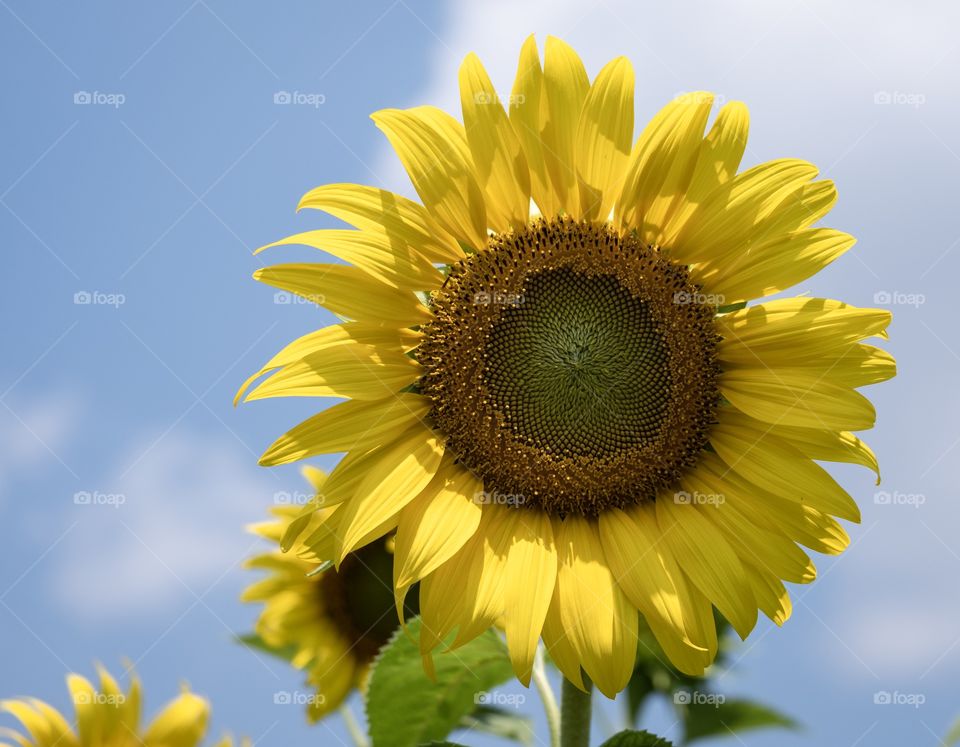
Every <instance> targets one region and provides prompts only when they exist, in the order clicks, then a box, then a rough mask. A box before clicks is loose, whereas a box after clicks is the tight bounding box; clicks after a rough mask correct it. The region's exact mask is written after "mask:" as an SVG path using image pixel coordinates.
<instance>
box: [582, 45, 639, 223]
mask: <svg viewBox="0 0 960 747" xmlns="http://www.w3.org/2000/svg"><path fill="white" fill-rule="evenodd" d="M633 84H634V76H633V66H632V65H631V64H630V61H629V60H628V59H627V58H626V57H617V58H616V59H614V60H611V61H610V62H609V63H607V65H606V66H604V68H603V69H602V70H601V71H600V72H599V73H598V74H597V78H596V80H594V82H593V85H592V86H591V87H590V90H589V92H588V93H587V97H586V100H585V101H584V103H583V111H582V112H581V114H580V123H579V126H578V128H577V140H576V156H575V158H576V160H575V163H576V167H577V184H578V187H579V191H580V192H579V193H580V217H582V218H583V219H584V220H588V221H597V220H601V221H606V220H607V217H608V216H609V215H610V211H611V210H612V209H613V203H614V201H615V200H616V198H617V195H618V194H619V193H620V185H621V184H622V183H623V172H624V169H625V168H626V164H627V156H628V155H629V154H630V141H631V140H632V139H633Z"/></svg>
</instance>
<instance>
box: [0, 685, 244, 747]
mask: <svg viewBox="0 0 960 747" xmlns="http://www.w3.org/2000/svg"><path fill="white" fill-rule="evenodd" d="M97 671H98V673H99V676H100V687H99V689H98V688H97V687H95V686H94V685H93V684H92V683H91V682H90V681H89V680H87V679H86V678H84V677H82V676H80V675H79V674H69V675H67V688H68V689H69V690H70V697H71V700H72V701H73V705H74V710H75V716H74V718H73V719H71V720H70V721H68V720H67V718H65V717H64V716H63V715H61V714H60V713H59V712H58V711H57V710H56V709H55V708H53V707H52V706H50V705H48V704H47V703H45V702H43V701H42V700H38V699H36V698H19V699H16V700H4V701H0V710H4V711H7V712H8V713H10V714H12V715H13V716H15V717H16V718H17V719H19V720H20V722H21V723H22V724H23V727H24V729H25V730H26V733H25V734H17V733H16V732H8V733H3V732H2V731H0V739H2V738H3V737H5V736H9V737H10V738H11V739H13V740H14V741H15V742H16V743H17V744H19V745H21V747H55V746H57V747H80V745H83V747H197V746H198V745H199V744H200V743H201V742H202V741H203V738H204V736H205V735H206V731H207V722H208V721H209V719H210V704H209V703H208V702H207V701H206V700H205V699H204V698H201V697H199V696H198V695H194V694H193V693H191V692H190V691H189V690H188V689H186V688H184V690H183V692H182V693H180V695H178V696H177V697H176V698H174V699H173V700H171V701H170V702H169V703H168V704H167V705H166V706H164V708H163V710H161V711H160V713H159V714H157V716H156V717H155V718H154V719H153V721H151V722H150V723H149V724H148V725H147V726H146V727H142V726H141V725H140V706H141V691H140V680H139V679H138V678H137V677H136V675H131V676H130V685H129V687H128V688H127V690H126V692H124V691H123V690H122V689H121V687H120V685H119V684H118V683H117V681H116V680H115V679H114V678H113V677H112V676H111V675H110V673H109V672H107V670H106V669H104V668H103V667H97ZM128 673H129V670H128ZM71 721H73V722H74V723H75V725H76V726H75V727H74V726H71ZM0 744H3V743H2V742H0ZM232 744H233V740H232V739H231V738H230V737H223V738H222V739H221V740H220V741H219V742H217V743H216V747H231V745H232ZM241 744H242V745H249V742H248V741H247V740H243V741H242V742H241Z"/></svg>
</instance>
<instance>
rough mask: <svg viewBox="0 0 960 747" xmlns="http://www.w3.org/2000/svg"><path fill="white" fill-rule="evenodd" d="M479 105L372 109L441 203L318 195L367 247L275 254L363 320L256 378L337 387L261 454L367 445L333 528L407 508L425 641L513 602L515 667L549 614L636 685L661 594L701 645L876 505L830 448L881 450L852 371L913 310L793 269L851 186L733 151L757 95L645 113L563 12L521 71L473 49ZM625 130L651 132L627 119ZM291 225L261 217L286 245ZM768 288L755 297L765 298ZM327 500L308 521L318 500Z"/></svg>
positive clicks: (404, 561) (354, 450)
mask: <svg viewBox="0 0 960 747" xmlns="http://www.w3.org/2000/svg"><path fill="white" fill-rule="evenodd" d="M459 78H460V94H461V102H462V111H463V124H461V123H460V122H458V121H457V120H456V119H454V118H453V117H451V116H450V115H448V114H446V113H444V112H442V111H440V110H438V109H436V108H433V107H428V106H421V107H416V108H413V109H407V110H397V109H388V110H384V111H380V112H377V113H376V114H374V115H373V117H372V118H373V120H374V122H375V123H376V125H377V127H379V128H380V129H381V130H382V131H383V132H384V134H385V135H386V137H387V138H388V140H389V141H390V143H391V145H392V146H393V148H394V149H395V151H396V152H397V154H398V156H399V158H400V160H401V161H402V163H403V165H404V167H405V168H406V171H407V173H408V175H409V177H410V179H411V181H412V183H413V186H414V188H415V189H416V191H417V194H418V195H419V197H420V199H421V203H422V204H418V203H416V202H413V201H411V200H408V199H405V198H404V197H401V196H398V195H395V194H392V193H390V192H387V191H384V190H381V189H377V188H374V187H367V186H359V185H353V184H333V185H327V186H321V187H318V188H316V189H314V190H312V191H310V192H309V193H307V194H306V195H305V196H304V197H303V199H302V201H301V203H300V207H301V208H305V207H306V208H316V209H319V210H322V211H325V212H326V213H329V214H330V215H332V216H335V217H336V218H339V219H342V220H343V221H345V222H347V223H348V224H350V225H352V226H353V227H354V229H356V230H353V229H322V230H312V231H308V232H306V233H300V234H297V235H295V236H291V237H289V238H286V239H283V240H281V241H278V242H276V243H275V244H270V245H269V246H275V245H279V244H303V245H308V246H312V247H315V248H317V249H321V250H323V251H325V252H327V253H329V254H331V255H333V256H334V257H337V258H339V259H340V260H343V261H344V262H345V263H346V264H340V263H318V264H310V263H303V264H284V265H278V266H274V267H268V268H265V269H262V270H259V271H258V272H257V273H256V274H255V277H256V278H257V279H259V280H261V281H263V282H265V283H267V284H269V285H272V286H275V287H278V288H282V289H284V290H287V291H291V292H293V293H298V294H301V295H303V296H305V297H307V298H310V299H312V300H314V301H315V302H317V303H319V304H321V305H322V306H324V307H326V308H327V309H328V310H330V311H332V312H333V313H335V314H337V315H338V316H340V317H341V319H343V322H342V323H340V324H334V325H332V326H328V327H325V328H322V329H319V330H318V331H315V332H312V333H311V334H308V335H306V336H305V337H302V338H300V339H298V340H296V341H295V342H293V343H291V344H290V345H288V346H287V347H286V348H284V349H283V350H282V351H281V352H280V353H278V354H277V355H276V356H275V357H274V358H273V359H272V360H270V361H269V362H268V363H267V364H266V366H264V368H263V369H261V370H260V371H259V372H258V373H257V374H256V375H255V376H254V377H252V378H251V379H250V380H248V382H247V383H246V384H245V385H244V386H243V387H242V388H241V391H240V393H239V394H238V397H241V396H243V395H244V393H246V392H247V390H248V389H249V388H250V387H251V386H252V385H253V383H254V379H256V378H257V377H258V376H260V375H262V374H266V373H269V374H270V375H269V376H268V377H266V378H265V379H264V380H263V381H261V382H259V385H258V386H256V387H255V388H253V389H252V390H250V391H249V393H248V394H247V397H246V398H247V399H248V400H256V399H263V398H267V397H278V396H294V397H341V398H345V400H346V401H344V402H341V403H338V404H335V405H334V406H332V407H329V408H327V409H325V410H322V411H321V412H319V413H318V414H316V415H314V416H313V417H311V418H309V419H308V420H306V421H305V422H303V423H301V424H300V425H298V426H296V427H294V428H293V429H292V430H290V431H289V432H288V433H286V434H285V435H284V436H282V437H281V438H280V439H279V440H277V441H276V442H275V443H274V444H273V445H272V446H271V447H270V448H269V449H268V450H267V452H266V453H265V454H264V456H263V457H262V460H261V463H262V464H265V465H276V464H283V463H287V462H291V461H294V460H297V459H302V458H304V457H311V456H314V455H317V454H322V453H340V452H343V453H345V456H344V458H343V459H342V461H341V462H340V463H339V465H338V466H337V468H336V469H335V470H334V471H333V472H332V473H331V475H330V478H329V480H328V481H327V484H326V486H325V488H324V493H325V505H326V506H327V510H328V511H329V512H330V513H329V514H328V515H327V516H326V518H325V521H324V526H325V530H324V532H323V533H322V536H320V535H316V533H314V535H315V536H311V537H308V538H307V539H306V542H307V543H308V544H311V545H313V546H314V549H315V550H316V553H317V554H318V556H319V557H321V558H325V559H331V560H333V561H334V562H340V561H341V560H343V558H345V557H347V556H348V555H349V554H350V553H351V552H355V551H356V550H357V549H358V548H360V547H363V546H364V545H365V544H367V543H369V542H372V541H374V540H375V539H377V538H380V537H382V536H383V535H384V534H385V533H387V532H390V531H393V530H394V529H395V530H396V552H395V556H394V587H395V591H396V600H397V604H398V605H400V604H401V602H402V600H403V599H404V598H405V595H406V593H407V591H408V590H409V589H410V588H411V586H412V585H413V584H414V583H417V582H419V583H420V584H421V586H420V592H419V596H420V608H421V610H422V620H423V626H422V630H423V632H422V636H421V648H422V651H423V652H424V654H429V653H430V652H431V651H433V650H434V649H435V648H436V647H437V646H438V645H439V644H440V643H441V642H443V641H446V642H450V645H453V646H458V645H461V644H463V643H464V642H466V641H469V640H470V639H471V638H473V637H475V636H476V635H477V634H479V633H480V632H481V631H483V630H485V629H486V628H488V627H489V626H490V625H491V624H495V623H500V624H502V626H503V628H504V631H505V635H506V639H507V643H508V646H509V650H510V656H511V659H512V662H513V665H514V668H515V671H516V673H517V675H518V677H519V678H520V680H521V681H522V682H524V683H527V682H528V681H529V678H530V674H531V663H532V661H533V656H534V650H535V647H536V645H537V642H538V640H539V639H540V638H542V639H543V641H544V642H545V644H546V645H547V647H548V649H549V651H550V653H551V655H552V657H553V659H554V661H555V662H556V663H557V665H558V666H559V668H560V669H561V670H562V672H563V673H564V675H565V676H566V678H567V679H568V680H570V681H571V682H572V683H574V684H575V685H577V686H580V687H583V686H584V679H583V678H582V671H585V672H586V674H587V675H588V676H589V678H590V679H591V680H592V681H593V682H595V683H596V684H597V686H598V687H599V689H600V690H601V691H602V692H604V693H605V694H606V695H608V696H610V697H613V696H614V695H615V694H616V693H617V692H618V691H619V690H621V689H622V688H623V687H624V686H625V685H626V683H627V681H628V679H629V677H630V672H631V670H632V666H633V662H634V657H635V652H636V646H637V641H638V626H639V624H640V620H641V616H642V619H643V621H644V622H645V624H646V625H648V626H649V628H650V629H651V630H652V632H653V633H654V635H655V636H656V638H657V640H658V641H659V643H660V644H661V645H662V647H663V649H664V651H665V652H666V654H667V656H668V657H669V659H670V660H671V661H672V663H673V664H674V665H675V666H676V667H677V668H678V669H679V670H681V671H683V672H685V673H688V674H694V675H699V674H702V673H703V671H704V669H705V667H707V666H709V665H710V663H711V662H712V661H713V659H714V656H715V655H716V651H717V638H716V629H715V626H714V618H713V610H712V608H714V607H715V608H716V609H717V610H718V611H719V612H720V613H721V614H722V615H723V617H725V618H726V619H727V620H729V622H730V623H731V624H732V626H733V628H734V629H735V630H736V631H737V633H738V634H739V635H740V636H741V637H746V636H747V635H748V634H749V633H750V631H751V629H752V628H753V627H754V626H755V624H756V621H757V613H758V610H760V611H762V612H763V613H764V614H765V615H766V616H768V617H769V618H770V619H771V620H773V621H774V622H775V623H777V624H782V623H783V622H784V621H785V620H786V619H787V618H788V617H789V615H790V611H791V605H790V599H789V597H788V594H787V591H786V589H785V587H784V583H783V582H784V581H787V582H791V583H808V582H810V581H812V580H813V578H814V575H815V569H814V566H813V564H812V563H811V561H810V559H809V558H808V556H807V554H806V553H805V552H804V550H802V549H801V548H800V547H799V545H803V546H805V547H807V548H810V549H812V550H816V551H817V552H821V553H826V554H838V553H840V552H842V551H843V550H844V548H845V547H846V546H847V544H848V542H849V538H848V536H847V534H846V532H845V531H844V529H843V527H842V526H841V525H840V523H838V521H837V519H838V518H839V519H844V520H847V521H853V522H856V521H858V520H859V518H860V512H859V510H858V507H857V504H856V503H855V501H854V500H853V499H852V498H851V496H850V495H849V494H848V493H847V492H845V490H844V489H843V488H842V487H841V486H840V485H839V484H838V483H837V482H836V481H834V479H833V478H832V477H831V476H830V475H829V474H828V472H827V471H826V470H825V469H824V468H823V467H822V466H820V465H819V464H818V463H817V462H819V461H823V460H826V461H834V462H848V463H855V464H859V465H863V466H865V467H868V468H869V469H871V470H873V471H875V472H876V473H877V478H878V480H879V470H878V466H877V460H876V458H875V456H874V454H873V452H872V451H871V450H870V449H869V447H868V446H867V445H866V444H864V443H863V441H861V440H860V438H858V437H857V436H856V435H854V433H855V432H856V431H860V430H863V429H866V428H870V427H872V426H873V424H874V420H875V412H874V408H873V407H872V405H871V403H870V402H869V401H868V400H867V399H866V398H865V397H864V396H863V395H862V394H860V393H859V392H858V391H857V389H858V388H859V387H861V386H864V385H866V384H873V383H876V382H880V381H883V380H885V379H888V378H890V377H892V376H893V375H894V373H895V363H894V360H893V358H892V357H891V356H890V355H889V354H888V353H886V352H884V351H883V350H881V349H878V348H877V347H875V346H873V345H871V344H867V343H865V342H864V340H867V339H869V338H871V337H881V338H885V337H886V333H885V329H886V327H887V325H888V324H889V322H890V318H891V315H890V313H889V312H888V311H885V310H877V309H867V308H857V307H854V306H850V305H847V304H845V303H842V302H840V301H834V300H829V299H821V298H810V297H796V298H778V299H776V300H761V299H764V297H766V296H770V295H772V294H775V293H778V292H780V291H782V290H784V289H786V288H788V287H790V286H792V285H795V284H796V283H798V282H800V281H802V280H805V279H806V278H808V277H810V276H811V275H813V274H815V273H816V272H818V271H819V270H820V269H821V268H823V267H825V266H826V265H827V264H829V263H830V262H832V261H833V260H835V259H836V258H837V257H839V256H841V255H842V254H844V252H846V251H847V250H848V249H850V247H851V246H853V244H854V239H853V238H852V237H851V236H849V235H848V234H846V233H842V232H840V231H835V230H833V229H830V228H823V227H813V224H815V223H817V222H818V221H819V220H820V219H821V218H822V217H823V216H824V215H825V214H826V213H827V212H828V211H829V209H830V208H831V207H832V205H833V204H834V202H835V200H836V189H835V187H834V184H833V182H831V181H829V180H817V179H816V176H817V173H818V172H817V169H816V167H814V166H813V165H811V164H810V163H807V162H806V161H802V160H796V159H780V160H775V161H770V162H766V163H762V164H760V165H758V166H754V167H752V168H749V169H746V170H743V171H740V170H739V166H740V162H741V158H742V156H743V153H744V149H745V146H746V139H747V129H748V115H747V110H746V107H745V106H744V105H743V104H742V103H740V102H730V103H727V104H726V105H724V106H722V107H721V108H720V109H719V111H718V113H717V114H716V117H715V119H714V120H713V122H712V124H711V125H710V127H709V129H707V125H708V120H709V118H710V115H711V110H712V107H713V103H714V97H713V96H712V95H711V94H709V93H705V92H696V93H688V94H683V95H681V96H678V97H677V98H675V99H674V100H673V101H672V102H671V103H669V104H668V105H667V106H666V107H665V108H663V109H662V110H661V111H660V112H659V113H658V114H657V115H656V116H655V117H654V118H653V119H652V121H651V122H650V123H649V124H648V125H647V126H646V127H645V128H644V129H643V131H642V132H641V133H640V135H639V137H638V138H637V140H636V141H635V142H634V141H633V129H634V122H633V111H634V101H633V85H634V75H633V70H632V67H631V65H630V63H629V62H628V61H627V60H626V59H625V58H623V57H620V58H617V59H615V60H613V61H612V62H610V63H609V64H607V65H606V66H605V67H604V68H603V69H602V70H601V71H600V72H599V73H598V74H597V76H596V78H595V79H594V80H593V81H592V82H591V81H590V80H589V78H588V76H587V73H586V71H585V70H584V66H583V63H582V62H581V61H580V59H579V58H578V56H577V55H576V53H575V52H574V51H573V50H572V49H571V48H570V47H569V46H568V45H566V44H565V43H564V42H562V41H559V40H557V39H553V38H549V39H548V40H547V42H546V49H545V54H544V58H543V61H542V64H541V60H540V56H539V53H538V50H537V47H536V43H535V42H534V40H533V38H532V37H531V38H530V39H528V40H527V41H526V43H525V44H524V46H523V48H522V51H521V54H520V62H519V66H518V70H517V76H516V82H515V83H514V86H513V89H512V92H511V94H510V97H509V101H507V102H505V103H506V106H505V105H504V102H502V101H501V100H500V98H499V97H498V96H497V94H496V92H495V91H494V88H493V86H492V84H491V82H490V79H489V77H488V76H487V73H486V72H485V71H484V68H483V67H482V65H481V63H480V61H479V60H478V59H477V57H476V56H475V55H472V54H471V55H469V56H467V58H466V59H465V60H464V62H463V65H462V67H461V68H460V76H459ZM631 143H633V144H632V146H631ZM264 248H267V247H264ZM748 304H749V305H748ZM312 509H313V507H312V506H311V507H308V508H307V509H306V512H305V514H304V516H303V517H301V521H300V523H299V524H297V525H294V527H293V528H292V529H291V531H290V533H289V536H288V537H287V538H286V539H287V542H289V541H291V538H292V537H293V536H295V535H296V534H297V532H298V531H299V529H301V528H302V526H301V525H302V523H303V521H304V520H305V517H307V516H308V515H309V512H310V511H311V510H312Z"/></svg>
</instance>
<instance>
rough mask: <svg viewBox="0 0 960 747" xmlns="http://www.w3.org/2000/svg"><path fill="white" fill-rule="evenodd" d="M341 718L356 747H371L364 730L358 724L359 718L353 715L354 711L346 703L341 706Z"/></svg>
mask: <svg viewBox="0 0 960 747" xmlns="http://www.w3.org/2000/svg"><path fill="white" fill-rule="evenodd" d="M340 717H341V718H342V719H343V723H344V724H345V725H346V727H347V731H348V732H349V734H350V739H351V740H352V741H353V744H354V745H355V747H370V742H369V741H368V740H367V736H366V734H364V733H363V729H361V728H360V724H359V723H357V717H356V716H354V715H353V710H352V709H351V708H350V706H348V705H347V704H346V703H344V704H343V705H342V706H340Z"/></svg>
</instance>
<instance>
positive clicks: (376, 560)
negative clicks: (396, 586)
mask: <svg viewBox="0 0 960 747" xmlns="http://www.w3.org/2000/svg"><path fill="white" fill-rule="evenodd" d="M320 583H321V585H322V586H321V589H320V594H321V597H322V600H323V605H324V607H325V609H326V611H327V614H328V615H329V616H330V618H331V619H332V620H333V621H334V624H335V625H336V626H337V629H338V630H339V631H340V633H341V634H342V635H343V636H344V638H345V639H346V640H348V641H349V642H350V645H351V653H352V654H353V656H354V657H355V658H356V659H357V660H359V661H361V662H369V661H372V660H373V658H374V657H375V656H376V654H377V652H378V651H379V650H380V649H381V648H382V647H383V645H384V644H386V643H387V641H389V640H390V637H391V636H392V635H393V632H394V631H395V630H396V629H397V628H398V627H399V622H398V620H397V614H396V611H395V610H396V607H395V605H394V598H393V588H392V583H393V554H392V553H390V552H388V551H387V549H386V547H385V546H384V543H383V542H373V543H371V544H369V545H367V546H366V547H362V548H361V549H359V550H357V551H356V552H352V553H350V554H349V555H347V557H346V558H344V560H343V563H341V564H340V570H339V571H338V572H335V571H333V570H330V571H325V572H324V573H323V574H322V576H321V578H320ZM415 592H416V590H414V593H411V594H408V595H407V601H406V602H405V604H404V612H405V617H408V618H409V617H414V616H416V615H417V614H418V611H419V610H418V605H417V599H418V598H419V594H417V593H415Z"/></svg>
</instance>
